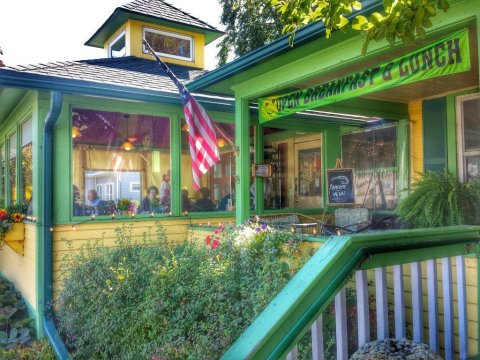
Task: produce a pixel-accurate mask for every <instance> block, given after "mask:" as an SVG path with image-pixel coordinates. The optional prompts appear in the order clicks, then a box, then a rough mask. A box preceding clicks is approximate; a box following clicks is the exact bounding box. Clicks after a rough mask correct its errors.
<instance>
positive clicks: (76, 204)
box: [73, 185, 85, 216]
mask: <svg viewBox="0 0 480 360" xmlns="http://www.w3.org/2000/svg"><path fill="white" fill-rule="evenodd" d="M82 215H85V206H84V205H83V203H82V200H81V197H80V189H79V188H78V186H76V185H73V216H82Z"/></svg>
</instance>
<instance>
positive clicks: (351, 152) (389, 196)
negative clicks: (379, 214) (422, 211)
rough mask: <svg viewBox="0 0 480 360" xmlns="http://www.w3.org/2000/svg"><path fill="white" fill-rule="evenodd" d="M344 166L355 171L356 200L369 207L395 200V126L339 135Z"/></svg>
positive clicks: (389, 204) (393, 203) (392, 205)
mask: <svg viewBox="0 0 480 360" xmlns="http://www.w3.org/2000/svg"><path fill="white" fill-rule="evenodd" d="M342 155H343V166H344V167H345V168H353V169H354V170H355V202H356V203H357V204H360V205H363V206H365V207H366V208H369V209H388V210H392V209H394V208H395V206H396V203H397V190H396V178H397V128H396V127H395V126H390V127H385V128H379V129H372V130H367V131H362V132H358V133H353V134H347V135H344V136H342Z"/></svg>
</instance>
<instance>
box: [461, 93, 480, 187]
mask: <svg viewBox="0 0 480 360" xmlns="http://www.w3.org/2000/svg"><path fill="white" fill-rule="evenodd" d="M475 99H478V100H479V101H480V93H474V94H468V95H463V96H457V97H456V99H455V107H456V118H457V119H456V125H457V134H456V138H457V169H458V178H459V180H460V181H466V180H467V176H466V175H467V174H466V170H467V166H466V161H467V156H475V155H477V156H480V149H478V150H473V151H472V150H470V151H466V150H465V131H464V121H463V120H464V118H463V103H464V102H466V101H470V100H475Z"/></svg>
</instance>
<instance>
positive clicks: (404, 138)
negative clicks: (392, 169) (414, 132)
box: [397, 120, 410, 200]
mask: <svg viewBox="0 0 480 360" xmlns="http://www.w3.org/2000/svg"><path fill="white" fill-rule="evenodd" d="M409 148H410V141H409V136H408V121H407V120H402V121H400V122H399V123H398V127H397V179H398V183H397V197H398V200H401V199H402V198H403V197H405V196H406V195H407V194H406V192H405V191H402V190H403V189H409V186H410V162H409V156H410V155H409V154H410V152H409Z"/></svg>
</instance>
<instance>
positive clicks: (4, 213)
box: [0, 207, 23, 247]
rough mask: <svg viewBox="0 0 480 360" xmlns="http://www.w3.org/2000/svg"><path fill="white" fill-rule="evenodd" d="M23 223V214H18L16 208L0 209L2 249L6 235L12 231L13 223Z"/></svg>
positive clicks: (0, 242)
mask: <svg viewBox="0 0 480 360" xmlns="http://www.w3.org/2000/svg"><path fill="white" fill-rule="evenodd" d="M22 221H23V214H22V213H20V212H17V209H16V207H9V208H7V209H0V247H1V245H2V243H3V239H4V237H5V234H6V233H8V232H9V231H10V230H11V229H12V225H13V223H20V222H22Z"/></svg>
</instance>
